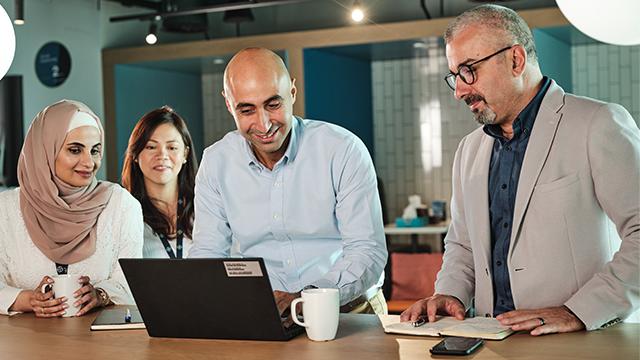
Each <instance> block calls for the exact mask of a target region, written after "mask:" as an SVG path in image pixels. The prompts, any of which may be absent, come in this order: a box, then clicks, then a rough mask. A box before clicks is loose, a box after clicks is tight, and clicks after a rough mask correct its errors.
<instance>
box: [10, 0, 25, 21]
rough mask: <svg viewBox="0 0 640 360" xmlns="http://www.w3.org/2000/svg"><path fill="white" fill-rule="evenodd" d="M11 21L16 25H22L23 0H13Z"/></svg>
mask: <svg viewBox="0 0 640 360" xmlns="http://www.w3.org/2000/svg"><path fill="white" fill-rule="evenodd" d="M13 23H14V24H16V25H24V0H16V1H15V17H14V18H13Z"/></svg>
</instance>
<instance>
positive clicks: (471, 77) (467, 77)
mask: <svg viewBox="0 0 640 360" xmlns="http://www.w3.org/2000/svg"><path fill="white" fill-rule="evenodd" d="M514 46H515V45H511V46H507V47H506V48H503V49H500V50H498V51H496V52H494V53H493V54H491V55H489V56H486V57H483V58H482V59H480V60H476V61H474V62H472V63H471V64H464V65H460V67H459V68H458V72H457V73H454V72H449V73H448V74H447V75H446V76H445V77H444V81H445V82H446V83H447V85H449V87H450V88H451V90H453V91H455V90H456V77H457V76H460V79H462V81H464V83H465V84H467V85H471V84H473V83H474V82H476V73H475V72H474V71H473V66H475V65H477V64H479V63H481V62H483V61H487V60H489V59H491V58H492V57H494V56H496V55H498V54H500V53H501V52H503V51H506V50H509V49H511V48H512V47H514Z"/></svg>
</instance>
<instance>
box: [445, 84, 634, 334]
mask: <svg viewBox="0 0 640 360" xmlns="http://www.w3.org/2000/svg"><path fill="white" fill-rule="evenodd" d="M492 146H493V138H491V137H490V136H488V135H486V134H485V133H484V132H483V131H482V129H481V128H479V129H477V130H475V131H474V132H472V133H471V134H469V135H467V136H466V137H465V138H464V139H462V141H461V142H460V145H459V147H458V150H457V152H456V156H455V160H454V165H453V191H452V200H451V218H452V222H451V227H450V229H449V232H448V234H447V237H446V239H445V253H444V263H443V266H442V270H441V271H440V272H439V274H438V278H437V281H436V292H437V293H439V294H448V295H453V296H456V297H457V298H458V299H460V300H461V301H462V302H463V304H464V305H465V306H466V307H469V306H470V304H471V301H472V299H473V298H474V297H475V306H476V312H477V314H478V315H481V316H485V315H487V314H489V315H491V314H492V312H493V301H494V299H493V287H492V276H491V266H490V262H491V235H490V226H489V205H488V203H489V200H488V179H489V175H488V174H489V161H490V157H491V151H492ZM608 218H609V219H611V220H613V222H614V223H615V225H616V227H617V232H618V234H619V236H620V238H621V239H622V245H621V246H620V249H619V250H617V242H618V240H617V239H616V236H615V234H611V233H610V232H609V230H610V226H609V224H610V222H609V220H608ZM611 235H614V236H611ZM639 249H640V131H639V129H638V126H637V125H636V124H635V122H634V121H633V119H632V118H631V115H630V114H629V113H628V112H627V111H626V110H625V109H624V108H623V107H621V106H619V105H616V104H607V103H603V102H600V101H596V100H593V99H589V98H584V97H578V96H575V95H571V94H565V92H564V91H563V90H562V88H560V87H559V86H558V85H556V83H555V82H553V83H552V84H551V86H550V88H549V90H548V91H547V93H546V95H545V97H544V99H543V101H542V104H541V107H540V111H539V113H538V116H537V118H536V121H535V124H534V126H533V130H532V132H531V137H530V139H529V144H528V147H527V152H526V154H525V157H524V162H523V164H522V170H521V173H520V180H519V183H518V191H517V195H516V200H515V211H514V218H513V231H512V234H511V242H510V247H509V253H508V266H509V276H510V280H511V290H512V294H513V300H514V304H515V307H516V309H535V308H542V307H551V306H560V305H563V304H564V305H566V306H567V307H569V308H570V309H571V310H572V311H573V312H574V313H575V314H576V315H577V316H578V317H579V318H580V320H582V321H583V322H584V323H585V325H586V327H587V329H588V330H592V329H597V328H599V327H601V326H602V325H604V324H606V323H608V322H610V321H612V320H613V321H615V320H616V319H624V318H625V317H627V316H628V315H630V314H631V312H633V310H634V309H637V308H638V307H639V305H640V268H639V265H638V263H639V259H640V250H639ZM616 250H617V251H616Z"/></svg>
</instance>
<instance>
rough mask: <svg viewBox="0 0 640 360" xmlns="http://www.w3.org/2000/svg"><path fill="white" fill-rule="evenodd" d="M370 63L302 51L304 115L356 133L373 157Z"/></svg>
mask: <svg viewBox="0 0 640 360" xmlns="http://www.w3.org/2000/svg"><path fill="white" fill-rule="evenodd" d="M371 86H372V84H371V62H369V61H365V60H360V59H356V58H352V57H348V56H342V55H337V54H334V53H331V52H328V51H323V50H318V49H305V50H304V87H305V112H306V117H307V118H309V119H317V120H324V121H327V122H331V123H334V124H337V125H340V126H342V127H344V128H347V129H349V130H350V131H351V132H353V133H354V134H356V135H357V136H358V137H359V138H360V139H362V141H363V142H364V144H365V145H366V146H367V148H368V149H369V152H370V153H371V155H372V157H373V152H374V147H373V99H372V96H373V95H372V90H371Z"/></svg>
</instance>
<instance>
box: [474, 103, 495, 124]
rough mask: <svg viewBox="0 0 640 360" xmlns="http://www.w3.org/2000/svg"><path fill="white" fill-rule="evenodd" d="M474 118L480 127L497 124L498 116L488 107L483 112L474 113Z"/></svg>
mask: <svg viewBox="0 0 640 360" xmlns="http://www.w3.org/2000/svg"><path fill="white" fill-rule="evenodd" d="M473 117H474V118H475V119H476V121H477V122H478V124H480V125H493V124H495V123H496V119H497V118H498V116H497V115H496V113H495V112H493V110H491V109H489V108H488V107H486V108H485V109H484V110H483V111H478V112H474V113H473Z"/></svg>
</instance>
